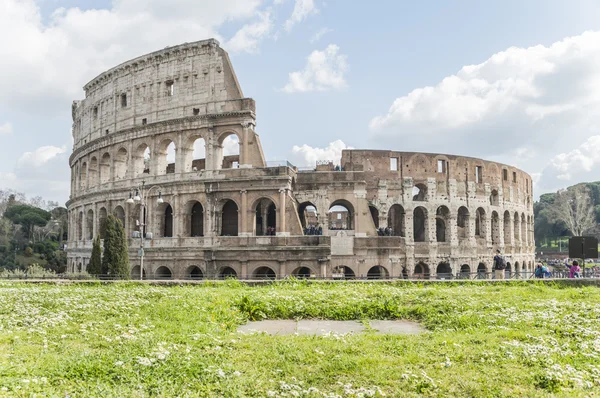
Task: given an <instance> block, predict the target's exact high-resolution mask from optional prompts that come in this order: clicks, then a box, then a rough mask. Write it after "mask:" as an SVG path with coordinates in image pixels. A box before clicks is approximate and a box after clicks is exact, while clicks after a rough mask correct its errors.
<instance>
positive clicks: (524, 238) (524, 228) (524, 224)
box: [521, 213, 527, 246]
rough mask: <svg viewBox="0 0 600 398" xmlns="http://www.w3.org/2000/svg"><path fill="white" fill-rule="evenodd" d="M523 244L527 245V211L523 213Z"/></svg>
mask: <svg viewBox="0 0 600 398" xmlns="http://www.w3.org/2000/svg"><path fill="white" fill-rule="evenodd" d="M521 245H523V246H525V245H527V223H526V221H525V213H523V214H521Z"/></svg>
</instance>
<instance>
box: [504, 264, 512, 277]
mask: <svg viewBox="0 0 600 398" xmlns="http://www.w3.org/2000/svg"><path fill="white" fill-rule="evenodd" d="M511 274H512V264H511V263H510V261H507V262H506V268H505V269H504V278H505V279H510V277H511Z"/></svg>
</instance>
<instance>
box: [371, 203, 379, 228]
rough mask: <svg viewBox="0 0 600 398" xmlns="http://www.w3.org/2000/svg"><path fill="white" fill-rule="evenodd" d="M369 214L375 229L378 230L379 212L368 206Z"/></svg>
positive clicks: (375, 208)
mask: <svg viewBox="0 0 600 398" xmlns="http://www.w3.org/2000/svg"><path fill="white" fill-rule="evenodd" d="M369 212H370V213H371V218H372V219H373V224H374V225H375V229H379V210H377V207H375V206H373V205H369Z"/></svg>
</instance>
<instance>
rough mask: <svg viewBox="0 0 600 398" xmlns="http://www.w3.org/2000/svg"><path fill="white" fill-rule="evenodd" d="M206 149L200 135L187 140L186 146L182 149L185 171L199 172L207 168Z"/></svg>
mask: <svg viewBox="0 0 600 398" xmlns="http://www.w3.org/2000/svg"><path fill="white" fill-rule="evenodd" d="M206 149H207V146H206V140H205V139H204V137H203V136H202V135H200V134H196V135H193V136H191V137H190V138H189V139H188V140H187V145H186V147H185V148H183V150H184V153H185V156H184V158H185V159H184V161H185V171H187V172H189V171H200V170H205V169H206V168H207V167H206V166H207V165H206V161H207V157H206V152H207V150H206Z"/></svg>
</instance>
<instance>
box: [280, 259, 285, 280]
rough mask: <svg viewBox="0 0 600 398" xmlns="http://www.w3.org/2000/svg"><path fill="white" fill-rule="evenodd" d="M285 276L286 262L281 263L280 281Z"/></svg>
mask: <svg viewBox="0 0 600 398" xmlns="http://www.w3.org/2000/svg"><path fill="white" fill-rule="evenodd" d="M285 276H286V272H285V261H279V279H283V278H285Z"/></svg>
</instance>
